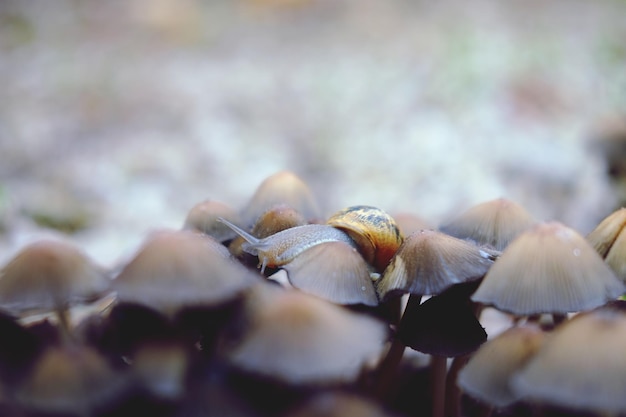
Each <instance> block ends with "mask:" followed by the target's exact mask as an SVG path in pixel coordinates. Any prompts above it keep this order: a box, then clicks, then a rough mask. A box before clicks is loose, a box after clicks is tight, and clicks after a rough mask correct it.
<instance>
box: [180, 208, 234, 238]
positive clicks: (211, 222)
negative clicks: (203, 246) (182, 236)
mask: <svg viewBox="0 0 626 417" xmlns="http://www.w3.org/2000/svg"><path fill="white" fill-rule="evenodd" d="M219 217H221V218H224V219H227V220H229V221H231V222H233V223H239V222H240V221H241V219H240V217H239V214H238V213H237V212H236V211H235V209H233V208H232V207H230V206H228V205H226V204H224V203H222V202H219V201H215V200H205V201H202V202H200V203H198V204H196V205H195V206H193V207H192V208H191V210H189V213H187V217H186V218H185V222H184V224H183V230H195V231H197V232H201V233H204V234H207V235H209V236H211V237H213V238H214V239H215V240H217V241H218V242H228V241H230V240H232V239H234V238H235V237H236V236H237V234H236V233H235V232H233V231H232V230H231V229H230V228H229V227H228V226H226V225H225V224H224V223H221V222H219V221H218V220H217V219H218V218H219Z"/></svg>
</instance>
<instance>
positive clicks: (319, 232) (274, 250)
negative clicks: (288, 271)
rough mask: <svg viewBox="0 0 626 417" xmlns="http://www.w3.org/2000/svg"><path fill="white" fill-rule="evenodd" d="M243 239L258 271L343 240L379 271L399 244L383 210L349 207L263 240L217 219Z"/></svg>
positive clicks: (394, 224)
mask: <svg viewBox="0 0 626 417" xmlns="http://www.w3.org/2000/svg"><path fill="white" fill-rule="evenodd" d="M219 221H221V222H222V223H224V224H225V225H227V226H229V227H230V228H231V229H233V230H234V231H235V232H236V233H237V234H239V235H240V236H242V237H243V238H244V239H245V240H246V244H245V245H244V246H243V250H244V251H246V252H248V253H250V254H253V255H258V257H259V264H260V265H261V273H263V272H264V271H265V268H266V267H280V266H283V265H286V264H288V263H289V262H291V261H292V260H293V259H294V258H295V257H296V256H298V255H299V254H301V253H302V252H304V251H305V250H307V249H309V248H311V247H313V246H316V245H319V244H321V243H325V242H337V241H340V242H345V243H348V244H349V245H351V246H352V247H354V248H356V249H357V250H358V251H359V252H360V253H361V254H362V255H363V257H364V258H365V260H366V261H367V262H368V263H369V264H370V265H372V266H373V267H374V268H375V269H376V270H378V271H382V269H384V267H385V266H386V265H387V263H389V260H390V259H391V257H392V256H393V254H394V253H395V251H396V250H397V249H398V247H399V246H400V244H401V243H402V240H403V237H402V234H401V233H400V230H399V229H398V227H397V225H396V223H395V221H394V220H393V218H392V217H391V216H389V215H388V214H387V213H385V212H384V211H383V210H381V209H378V208H375V207H370V206H352V207H348V208H346V209H343V210H340V211H339V212H337V213H336V214H334V215H333V216H331V217H330V219H329V220H328V223H327V224H307V225H302V226H296V227H292V228H289V229H286V230H283V231H281V232H278V233H275V234H273V235H271V236H268V237H266V238H263V239H259V238H257V237H255V236H252V235H251V234H249V233H248V232H246V231H245V230H243V229H241V228H240V227H238V226H236V225H234V224H233V223H231V222H229V221H228V220H225V219H219Z"/></svg>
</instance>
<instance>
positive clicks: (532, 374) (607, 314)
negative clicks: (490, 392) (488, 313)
mask: <svg viewBox="0 0 626 417" xmlns="http://www.w3.org/2000/svg"><path fill="white" fill-rule="evenodd" d="M624 352H626V314H624V312H623V311H620V310H617V309H610V308H601V309H597V310H594V311H591V312H586V313H582V314H579V315H577V316H576V317H574V318H573V319H571V320H569V321H568V322H566V323H564V324H562V325H561V326H559V327H558V328H556V329H555V330H554V332H553V333H552V335H551V336H550V337H549V338H547V339H546V341H545V343H544V344H543V346H542V347H541V348H540V349H539V350H538V351H537V353H536V354H535V355H534V356H533V357H532V358H531V359H530V360H529V361H528V363H527V364H526V366H524V367H523V368H522V369H521V370H520V371H519V373H517V374H516V375H514V376H513V379H512V387H513V390H514V392H515V394H516V395H518V396H520V397H524V398H526V399H528V400H529V401H530V400H534V401H539V402H541V403H545V404H551V405H555V406H561V407H566V408H568V409H575V410H583V411H595V412H598V413H605V414H610V413H613V414H615V415H617V414H623V413H626V396H625V395H624V393H625V392H626V355H625V354H624Z"/></svg>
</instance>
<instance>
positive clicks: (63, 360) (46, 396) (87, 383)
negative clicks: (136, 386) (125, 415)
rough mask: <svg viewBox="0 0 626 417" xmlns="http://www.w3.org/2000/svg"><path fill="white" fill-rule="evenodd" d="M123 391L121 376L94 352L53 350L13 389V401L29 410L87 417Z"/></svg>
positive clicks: (76, 348) (69, 348) (72, 348)
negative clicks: (86, 416) (14, 390)
mask: <svg viewBox="0 0 626 417" xmlns="http://www.w3.org/2000/svg"><path fill="white" fill-rule="evenodd" d="M127 388H128V386H127V380H126V377H125V375H123V374H120V373H118V372H116V371H114V370H113V369H112V368H111V367H110V366H109V364H108V363H107V362H106V361H105V360H104V359H103V358H102V356H100V355H99V354H98V353H97V352H96V351H95V350H93V349H91V348H88V347H85V346H76V345H71V346H62V347H58V346H55V347H50V348H48V350H46V351H45V352H44V353H42V355H41V356H40V358H39V359H38V361H37V362H36V363H35V364H34V365H33V368H32V371H31V373H30V374H29V375H28V376H27V377H25V379H24V381H23V382H22V383H21V384H20V385H19V386H18V387H17V388H16V393H15V398H16V400H17V401H18V402H19V404H21V405H22V406H24V407H25V408H27V409H31V410H39V411H47V412H54V413H68V414H73V415H90V414H91V413H93V412H94V411H96V410H99V409H104V408H106V407H109V406H111V405H112V403H113V402H114V401H115V399H116V398H119V397H120V396H121V395H122V393H123V392H124V391H125V390H126V389H127Z"/></svg>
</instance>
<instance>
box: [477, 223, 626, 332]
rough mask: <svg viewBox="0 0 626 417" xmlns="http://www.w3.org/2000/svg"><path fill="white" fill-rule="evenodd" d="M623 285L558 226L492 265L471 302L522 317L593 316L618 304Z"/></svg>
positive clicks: (528, 238) (545, 228) (544, 227)
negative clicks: (614, 302) (595, 311)
mask: <svg viewBox="0 0 626 417" xmlns="http://www.w3.org/2000/svg"><path fill="white" fill-rule="evenodd" d="M624 290H625V289H624V284H623V283H622V282H621V281H620V280H619V279H617V278H616V277H615V274H613V272H612V271H611V269H610V268H609V267H608V266H607V265H606V264H605V263H604V262H603V261H602V258H600V256H599V255H598V253H597V252H596V251H595V250H594V249H593V248H592V247H591V245H590V244H589V243H588V242H587V241H586V240H585V239H584V238H583V237H582V236H581V235H580V234H578V232H576V231H575V230H573V229H571V228H569V227H567V226H564V225H563V224H561V223H558V222H549V223H541V224H538V225H536V226H534V227H533V228H531V229H529V230H527V231H526V232H524V233H522V234H521V235H520V236H519V237H517V238H516V239H515V240H514V241H513V242H511V244H510V245H509V246H508V247H507V248H506V249H505V250H504V252H503V253H502V255H501V256H500V257H499V258H498V260H497V261H496V262H495V263H494V264H493V266H492V267H491V269H490V270H489V272H487V275H486V276H485V278H484V279H483V281H482V283H481V284H480V286H479V287H478V289H477V290H476V292H475V293H474V295H473V296H472V300H474V301H477V302H480V303H483V304H488V305H493V306H494V307H496V308H497V309H500V310H503V311H506V312H509V313H512V314H515V315H518V316H528V315H535V314H543V313H548V314H550V313H551V314H552V315H553V316H554V318H555V321H558V320H559V315H565V314H566V313H570V312H577V311H582V310H589V309H592V308H594V307H597V306H600V305H603V304H604V303H606V302H607V301H609V300H611V299H614V298H617V297H618V296H619V295H621V294H622V293H623V292H624Z"/></svg>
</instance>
